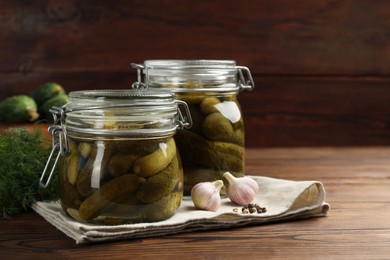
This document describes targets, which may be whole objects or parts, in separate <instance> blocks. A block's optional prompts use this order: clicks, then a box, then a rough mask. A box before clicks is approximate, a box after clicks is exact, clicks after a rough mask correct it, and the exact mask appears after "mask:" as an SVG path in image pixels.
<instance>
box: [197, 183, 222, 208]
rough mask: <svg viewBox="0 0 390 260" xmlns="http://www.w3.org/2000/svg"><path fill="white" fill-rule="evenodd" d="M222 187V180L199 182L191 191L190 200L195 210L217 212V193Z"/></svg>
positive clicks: (218, 203) (218, 199) (219, 199)
mask: <svg viewBox="0 0 390 260" xmlns="http://www.w3.org/2000/svg"><path fill="white" fill-rule="evenodd" d="M222 186H223V181H222V180H217V181H214V182H201V183H198V184H196V185H195V186H194V187H193V188H192V190H191V198H192V202H193V203H194V205H195V207H196V208H197V209H202V210H208V211H217V210H218V209H219V207H220V206H221V196H220V195H219V191H220V190H221V188H222Z"/></svg>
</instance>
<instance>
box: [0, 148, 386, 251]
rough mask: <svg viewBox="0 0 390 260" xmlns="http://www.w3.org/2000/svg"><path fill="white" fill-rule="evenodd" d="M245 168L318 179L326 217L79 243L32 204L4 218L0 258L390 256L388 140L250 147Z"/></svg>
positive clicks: (259, 172)
mask: <svg viewBox="0 0 390 260" xmlns="http://www.w3.org/2000/svg"><path fill="white" fill-rule="evenodd" d="M246 163H247V172H248V174H252V175H263V176H271V177H277V178H285V179H292V180H310V179H315V180H320V181H322V182H323V183H324V186H325V189H326V191H327V198H326V201H327V202H329V203H330V205H331V210H330V212H329V213H328V216H327V217H320V218H311V219H305V220H300V221H291V222H282V223H274V224H269V225H263V226H245V227H239V228H234V229H227V230H214V231H202V232H194V233H184V234H176V235H169V236H164V237H157V238H146V239H134V240H128V241H120V242H110V243H103V244H93V245H76V244H75V242H74V241H73V240H72V239H70V238H68V237H67V236H66V235H64V234H63V233H61V232H60V231H58V230H57V229H56V228H55V227H53V226H51V225H50V224H48V223H47V222H46V221H45V220H43V218H41V217H40V216H39V215H37V214H36V213H34V212H31V211H30V212H28V213H23V214H20V215H18V216H16V217H14V218H13V219H11V220H0V259H20V258H22V259H23V258H25V259H27V258H29V259H45V258H47V259H49V258H50V259H63V258H66V259H68V258H80V259H83V258H84V259H88V258H92V257H93V258H96V257H101V258H104V259H130V258H131V259H134V258H141V257H143V258H158V259H168V258H169V259H172V258H173V257H177V259H189V258H191V259H205V258H206V259H230V258H237V259H238V258H240V259H262V258H264V259H272V258H275V259H286V258H288V259H309V258H310V259H389V258H390V148H387V147H380V148H378V147H367V148H283V149H282V148H273V149H248V150H247V153H246Z"/></svg>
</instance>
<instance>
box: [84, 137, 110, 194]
mask: <svg viewBox="0 0 390 260" xmlns="http://www.w3.org/2000/svg"><path fill="white" fill-rule="evenodd" d="M114 152H115V150H114V146H113V145H112V143H110V142H103V141H97V142H96V143H95V145H94V146H93V148H92V151H91V154H90V156H89V157H88V159H87V162H86V164H85V166H84V167H83V169H82V170H81V171H80V173H79V176H78V178H77V190H78V191H79V193H80V194H81V195H82V196H84V197H87V196H89V195H91V194H92V193H93V192H94V191H95V190H97V189H98V188H99V187H100V182H101V181H102V180H103V179H104V178H106V176H107V175H108V173H107V164H108V162H109V159H110V158H111V156H112V154H113V153H114Z"/></svg>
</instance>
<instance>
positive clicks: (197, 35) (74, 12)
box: [0, 0, 390, 75]
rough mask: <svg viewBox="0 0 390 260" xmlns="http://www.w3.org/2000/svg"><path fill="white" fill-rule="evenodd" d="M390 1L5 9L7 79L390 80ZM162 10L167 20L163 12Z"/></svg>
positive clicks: (1, 40) (0, 23)
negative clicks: (12, 75) (152, 68)
mask: <svg viewBox="0 0 390 260" xmlns="http://www.w3.org/2000/svg"><path fill="white" fill-rule="evenodd" d="M389 7H390V5H389V3H388V2H387V1H366V0H356V1H352V0H345V1H328V0H321V1H308V0H305V1H299V2H294V3H292V2H291V1H285V0H284V1H265V0H262V1H256V2H254V1H248V0H244V1H241V2H240V4H237V2H236V1H231V0H230V1H223V2H214V1H213V2H207V1H203V2H196V3H195V2H194V3H193V2H189V1H185V2H181V3H178V2H177V1H172V0H162V1H158V2H157V3H156V2H155V1H123V0H121V1H115V3H111V2H110V3H109V2H106V1H102V0H99V1H93V2H90V1H78V2H77V3H76V2H74V1H70V0H63V1H47V0H37V1H34V3H32V2H31V3H30V2H25V1H12V2H11V1H2V3H1V8H0V30H1V32H2V33H1V34H0V50H2V51H0V54H1V57H2V60H1V62H0V71H1V72H10V71H12V72H14V71H21V72H31V71H34V72H45V73H50V72H60V71H112V72H118V71H120V72H124V71H127V64H128V63H129V62H130V61H133V62H142V61H143V60H145V59H153V58H182V59H199V58H208V59H236V60H237V61H238V62H239V64H241V65H246V66H248V67H250V68H251V69H252V71H253V72H255V73H263V74H278V75H280V74H283V75H291V74H299V75H302V74H304V75H313V74H314V75H319V74H321V75H324V74H326V75H389V72H390V64H389V63H388V62H387V60H389V59H390V47H389V46H390V44H389V41H390V37H389V36H388V34H387V33H386V32H387V31H388V30H389V29H390V15H389V10H390V8H389ZM162 10H163V11H162Z"/></svg>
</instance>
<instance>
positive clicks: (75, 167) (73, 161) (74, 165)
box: [66, 151, 80, 185]
mask: <svg viewBox="0 0 390 260" xmlns="http://www.w3.org/2000/svg"><path fill="white" fill-rule="evenodd" d="M66 160H67V169H66V175H67V177H68V181H69V183H70V184H71V185H75V184H76V182H77V177H78V175H79V171H80V155H79V153H78V152H77V151H74V152H72V153H71V154H70V156H69V157H68V158H66Z"/></svg>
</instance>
